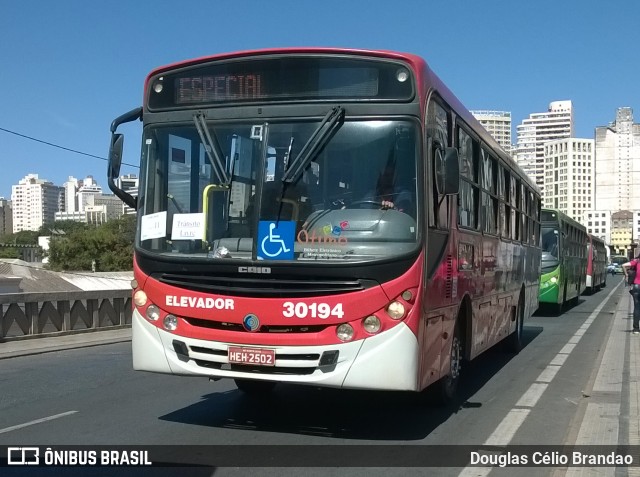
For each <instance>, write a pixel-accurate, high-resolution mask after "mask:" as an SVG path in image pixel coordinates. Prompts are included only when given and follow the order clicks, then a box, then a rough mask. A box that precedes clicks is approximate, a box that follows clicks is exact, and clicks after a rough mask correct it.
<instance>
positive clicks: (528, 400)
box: [516, 383, 549, 407]
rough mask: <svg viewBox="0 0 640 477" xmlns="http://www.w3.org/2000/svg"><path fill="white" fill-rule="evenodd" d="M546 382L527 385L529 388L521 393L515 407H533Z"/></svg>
mask: <svg viewBox="0 0 640 477" xmlns="http://www.w3.org/2000/svg"><path fill="white" fill-rule="evenodd" d="M548 386H549V384H548V383H533V384H532V385H531V386H529V389H527V391H526V392H525V393H524V394H523V395H522V397H521V398H520V399H519V400H518V402H517V403H516V406H517V407H533V406H535V405H536V404H537V403H538V401H539V400H540V396H542V393H543V392H545V390H546V389H547V387H548Z"/></svg>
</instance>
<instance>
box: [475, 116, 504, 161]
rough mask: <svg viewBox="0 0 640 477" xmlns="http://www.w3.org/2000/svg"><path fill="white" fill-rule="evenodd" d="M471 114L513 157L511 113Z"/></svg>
mask: <svg viewBox="0 0 640 477" xmlns="http://www.w3.org/2000/svg"><path fill="white" fill-rule="evenodd" d="M471 114H473V116H474V117H475V118H476V119H477V120H478V122H480V124H482V125H483V126H484V128H485V129H486V130H487V131H488V132H489V133H490V134H491V135H492V136H493V138H494V139H495V140H496V141H497V142H498V144H500V146H502V149H504V150H505V151H506V152H507V154H509V155H511V112H510V111H489V110H480V109H478V110H474V111H471Z"/></svg>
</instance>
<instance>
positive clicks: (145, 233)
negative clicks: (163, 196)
mask: <svg viewBox="0 0 640 477" xmlns="http://www.w3.org/2000/svg"><path fill="white" fill-rule="evenodd" d="M166 235H167V211H164V212H156V213H155V214H148V215H143V216H142V221H141V223H140V240H149V239H156V238H162V237H165V236H166Z"/></svg>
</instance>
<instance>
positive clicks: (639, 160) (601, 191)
mask: <svg viewBox="0 0 640 477" xmlns="http://www.w3.org/2000/svg"><path fill="white" fill-rule="evenodd" d="M595 145H596V181H595V187H596V191H597V198H596V203H595V207H596V209H598V210H611V211H613V212H615V211H619V210H638V209H640V124H634V123H633V110H632V109H631V108H628V107H625V108H618V110H617V111H616V119H615V121H614V122H612V123H610V124H609V125H608V126H601V127H597V128H596V141H595Z"/></svg>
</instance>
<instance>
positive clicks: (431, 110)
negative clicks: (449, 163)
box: [426, 99, 451, 229]
mask: <svg viewBox="0 0 640 477" xmlns="http://www.w3.org/2000/svg"><path fill="white" fill-rule="evenodd" d="M449 123H450V122H449V117H448V113H447V111H446V110H445V109H444V108H443V107H442V106H441V105H440V104H438V103H437V102H436V101H435V100H433V99H432V100H431V101H430V102H429V106H428V108H427V131H426V132H427V137H428V138H430V139H431V140H430V141H428V143H427V144H431V146H430V151H428V160H430V161H431V171H432V172H431V178H430V181H429V183H430V187H431V190H432V194H431V196H432V201H433V203H432V207H431V210H430V211H429V226H431V227H437V228H439V229H448V228H449V202H450V200H451V199H450V198H449V197H447V196H443V195H440V194H438V190H437V187H436V179H437V174H442V173H444V171H443V170H442V168H443V167H444V164H443V163H442V162H441V159H442V158H443V154H444V148H445V147H447V146H448V145H449ZM440 152H441V153H440Z"/></svg>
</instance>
